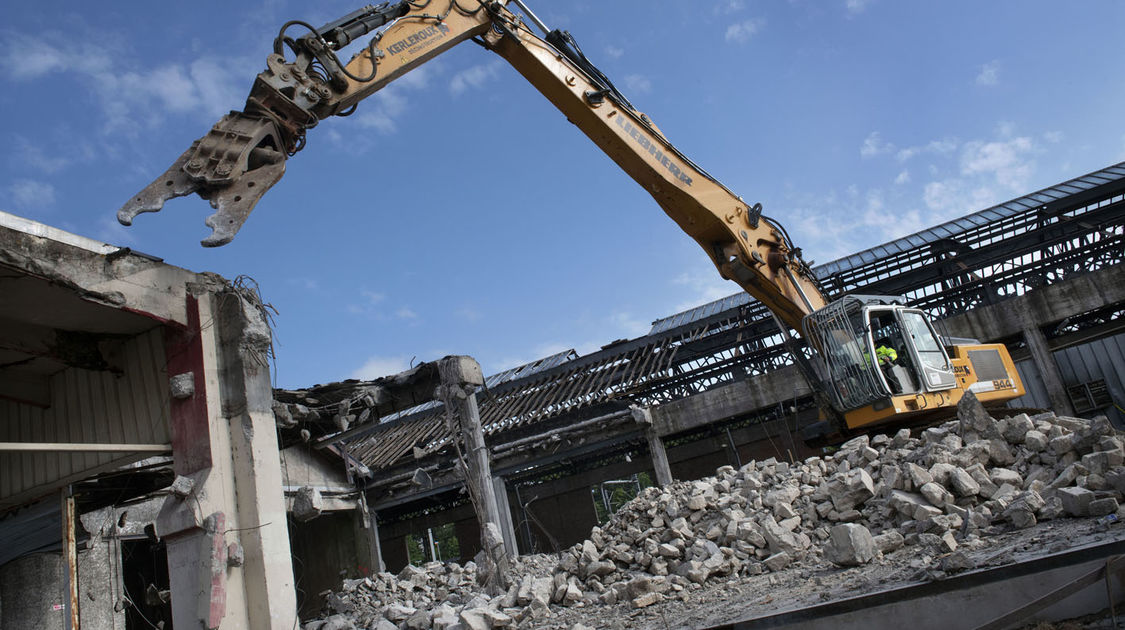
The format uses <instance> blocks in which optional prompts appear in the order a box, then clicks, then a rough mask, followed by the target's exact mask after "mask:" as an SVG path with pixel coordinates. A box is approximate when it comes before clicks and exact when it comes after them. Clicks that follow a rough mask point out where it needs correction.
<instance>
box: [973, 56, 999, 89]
mask: <svg viewBox="0 0 1125 630" xmlns="http://www.w3.org/2000/svg"><path fill="white" fill-rule="evenodd" d="M999 78H1000V61H999V60H996V59H993V60H992V61H990V62H988V63H986V64H984V65H983V66H981V67H980V71H979V72H977V85H985V86H992V85H996V83H997V82H998V81H999Z"/></svg>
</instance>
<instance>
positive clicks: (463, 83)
mask: <svg viewBox="0 0 1125 630" xmlns="http://www.w3.org/2000/svg"><path fill="white" fill-rule="evenodd" d="M500 67H501V64H500V62H497V61H491V62H488V63H484V64H480V65H476V66H471V67H469V68H466V69H464V70H462V71H461V72H458V73H457V74H455V75H453V79H451V80H450V81H449V91H450V92H451V93H452V94H453V95H455V96H456V95H457V94H461V93H462V92H464V91H466V90H469V89H479V88H480V87H481V86H483V85H484V84H485V83H488V82H489V81H492V80H493V79H495V78H497V77H498V76H499V74H500Z"/></svg>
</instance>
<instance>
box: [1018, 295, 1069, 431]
mask: <svg viewBox="0 0 1125 630" xmlns="http://www.w3.org/2000/svg"><path fill="white" fill-rule="evenodd" d="M1020 324H1021V328H1022V329H1023V338H1024V341H1026V342H1027V349H1028V351H1029V352H1030V353H1031V362H1032V363H1034V364H1035V367H1036V368H1038V370H1039V376H1040V377H1042V379H1043V386H1044V387H1045V388H1046V390H1047V397H1048V398H1050V399H1051V407H1052V408H1053V411H1054V412H1055V413H1057V414H1059V415H1060V416H1073V415H1074V407H1073V406H1071V404H1070V396H1067V394H1066V386H1065V385H1063V378H1062V372H1061V371H1059V364H1058V363H1056V362H1055V357H1054V355H1053V354H1051V349H1050V347H1049V346H1048V345H1047V338H1046V337H1045V336H1044V335H1043V331H1042V330H1040V329H1039V326H1037V325H1036V324H1035V322H1034V321H1030V320H1029V319H1028V318H1027V317H1024V318H1021V321H1020Z"/></svg>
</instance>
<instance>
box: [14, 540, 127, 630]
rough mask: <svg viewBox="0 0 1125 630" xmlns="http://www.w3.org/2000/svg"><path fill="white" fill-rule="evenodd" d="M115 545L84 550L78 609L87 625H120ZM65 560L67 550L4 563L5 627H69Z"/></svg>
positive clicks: (95, 628)
mask: <svg viewBox="0 0 1125 630" xmlns="http://www.w3.org/2000/svg"><path fill="white" fill-rule="evenodd" d="M110 553H111V552H110V547H109V545H107V544H105V543H104V542H103V544H101V545H96V546H95V547H94V548H92V549H89V550H84V551H80V552H79V553H78V602H79V604H78V606H79V607H78V614H79V622H80V623H81V624H82V628H83V630H119V629H121V628H124V627H125V615H124V613H123V612H114V610H113V607H114V604H115V603H116V597H117V596H119V595H120V593H121V586H120V576H118V575H115V574H114V573H113V571H112V567H113V566H114V565H113V564H112V563H111V562H109V555H110ZM64 571H65V564H64V562H63V558H62V555H61V554H58V553H39V554H32V555H28V556H23V557H22V558H18V559H16V560H12V561H11V562H9V563H7V564H5V565H4V566H2V567H0V602H3V605H2V607H0V630H25V629H27V630H30V629H32V628H34V629H36V630H64V628H65V627H66V618H65V616H64V610H65V609H64V606H63V604H64V591H65V589H64V581H63V575H64Z"/></svg>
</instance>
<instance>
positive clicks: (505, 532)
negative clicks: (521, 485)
mask: <svg viewBox="0 0 1125 630" xmlns="http://www.w3.org/2000/svg"><path fill="white" fill-rule="evenodd" d="M492 484H493V494H494V495H495V496H496V507H497V511H498V514H497V516H499V518H500V534H501V535H502V536H503V537H504V550H505V551H506V552H507V553H508V557H509V558H515V557H516V556H518V555H519V545H517V544H516V525H515V523H514V522H513V521H512V508H511V506H510V505H509V504H508V484H507V483H506V482H505V481H504V478H503V477H501V476H499V475H497V476H496V477H493V478H492Z"/></svg>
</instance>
